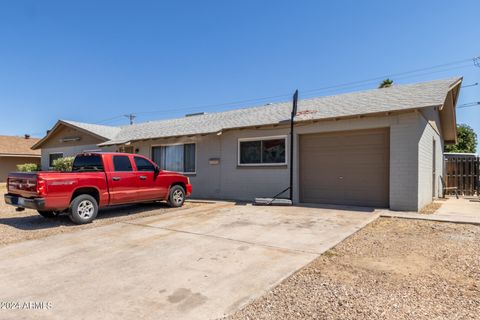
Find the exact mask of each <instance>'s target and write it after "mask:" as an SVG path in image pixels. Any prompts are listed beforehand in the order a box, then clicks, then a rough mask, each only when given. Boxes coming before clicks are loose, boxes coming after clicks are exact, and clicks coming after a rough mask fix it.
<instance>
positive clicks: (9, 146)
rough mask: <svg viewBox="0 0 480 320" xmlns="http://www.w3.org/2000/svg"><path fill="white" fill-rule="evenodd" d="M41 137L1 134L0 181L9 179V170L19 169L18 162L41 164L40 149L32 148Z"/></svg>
mask: <svg viewBox="0 0 480 320" xmlns="http://www.w3.org/2000/svg"><path fill="white" fill-rule="evenodd" d="M38 141H39V139H34V138H30V136H29V135H25V136H24V137H15V136H0V182H5V181H7V175H8V173H9V172H12V171H17V165H18V164H24V163H36V164H40V150H32V149H31V147H32V146H33V144H35V143H36V142H38Z"/></svg>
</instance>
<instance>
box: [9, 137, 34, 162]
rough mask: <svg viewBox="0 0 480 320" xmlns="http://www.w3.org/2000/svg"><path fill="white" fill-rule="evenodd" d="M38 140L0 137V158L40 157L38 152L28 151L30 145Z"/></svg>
mask: <svg viewBox="0 0 480 320" xmlns="http://www.w3.org/2000/svg"><path fill="white" fill-rule="evenodd" d="M39 140H40V139H35V138H28V139H26V138H25V137H17V136H0V157H1V156H27V157H40V150H32V149H30V148H31V147H32V145H34V144H35V143H36V142H38V141H39Z"/></svg>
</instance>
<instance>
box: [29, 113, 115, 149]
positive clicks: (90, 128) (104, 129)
mask: <svg viewBox="0 0 480 320" xmlns="http://www.w3.org/2000/svg"><path fill="white" fill-rule="evenodd" d="M62 125H63V126H67V127H71V128H74V129H77V130H80V131H83V132H86V133H88V134H91V135H93V136H96V137H97V138H99V139H100V140H105V141H108V140H112V139H115V137H116V136H117V135H118V134H119V133H120V131H121V130H122V128H120V127H111V126H103V125H99V124H92V123H84V122H77V121H69V120H59V121H58V122H57V123H56V124H55V126H53V128H52V129H51V130H49V131H48V133H47V135H46V136H45V137H43V138H42V139H41V140H40V141H38V142H37V143H35V144H34V145H33V146H32V149H34V150H35V149H39V148H40V147H41V146H42V144H43V143H44V142H45V141H47V140H48V139H49V138H50V136H51V135H52V134H53V133H54V132H55V130H57V129H58V128H59V127H60V126H62Z"/></svg>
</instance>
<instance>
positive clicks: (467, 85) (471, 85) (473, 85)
mask: <svg viewBox="0 0 480 320" xmlns="http://www.w3.org/2000/svg"><path fill="white" fill-rule="evenodd" d="M475 86H478V82H475V83H472V84H466V85H464V86H462V89H463V88H470V87H475Z"/></svg>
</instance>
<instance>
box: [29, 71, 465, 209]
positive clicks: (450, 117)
mask: <svg viewBox="0 0 480 320" xmlns="http://www.w3.org/2000/svg"><path fill="white" fill-rule="evenodd" d="M461 82H462V78H454V79H447V80H436V81H430V82H423V83H415V84H408V85H394V86H392V87H390V88H383V89H374V90H368V91H361V92H354V93H347V94H341V95H336V96H328V97H319V98H312V99H304V100H300V101H299V103H298V113H297V116H296V118H295V135H294V147H293V160H294V161H293V186H294V188H293V191H294V192H293V201H294V202H295V203H322V204H346V205H359V206H373V207H385V208H390V209H393V210H415V211H416V210H420V209H421V208H422V207H424V206H425V205H427V204H429V203H430V202H431V201H432V199H433V198H435V197H438V196H439V195H440V194H441V191H442V190H441V186H440V179H439V176H440V175H442V172H443V161H442V160H443V156H442V151H443V147H444V144H453V143H455V142H456V113H455V112H456V111H455V110H456V102H457V98H458V95H459V91H460V85H461ZM291 109H292V103H291V102H284V103H273V104H268V105H264V106H257V107H252V108H244V109H237V110H231V111H225V112H216V113H207V114H203V113H202V114H195V115H190V116H186V117H183V118H179V119H171V120H162V121H152V122H145V123H139V124H133V125H129V126H123V127H110V126H101V125H93V124H86V123H78V122H73V121H63V120H60V121H58V122H57V123H56V124H55V126H54V127H53V128H52V129H51V130H50V131H49V133H48V134H47V135H46V136H45V137H44V138H43V139H42V140H40V141H39V142H38V143H37V144H35V146H34V149H38V148H42V166H43V168H44V169H47V168H48V167H49V166H50V164H51V162H52V161H53V159H55V158H56V157H59V156H68V155H74V154H76V153H78V152H84V151H91V150H105V151H126V152H134V153H139V154H142V155H145V156H148V157H150V158H151V159H152V160H153V161H155V162H156V163H157V164H159V166H160V167H161V168H163V169H167V170H174V171H180V172H184V173H185V174H186V175H188V176H189V177H190V181H191V183H192V185H193V190H194V191H193V196H194V197H196V198H212V199H235V200H252V199H253V198H255V197H268V196H273V195H275V194H276V193H278V192H280V191H281V190H283V189H285V188H286V187H288V185H289V166H290V164H291V159H289V148H290V146H291V143H290V138H289V119H290V112H291Z"/></svg>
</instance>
